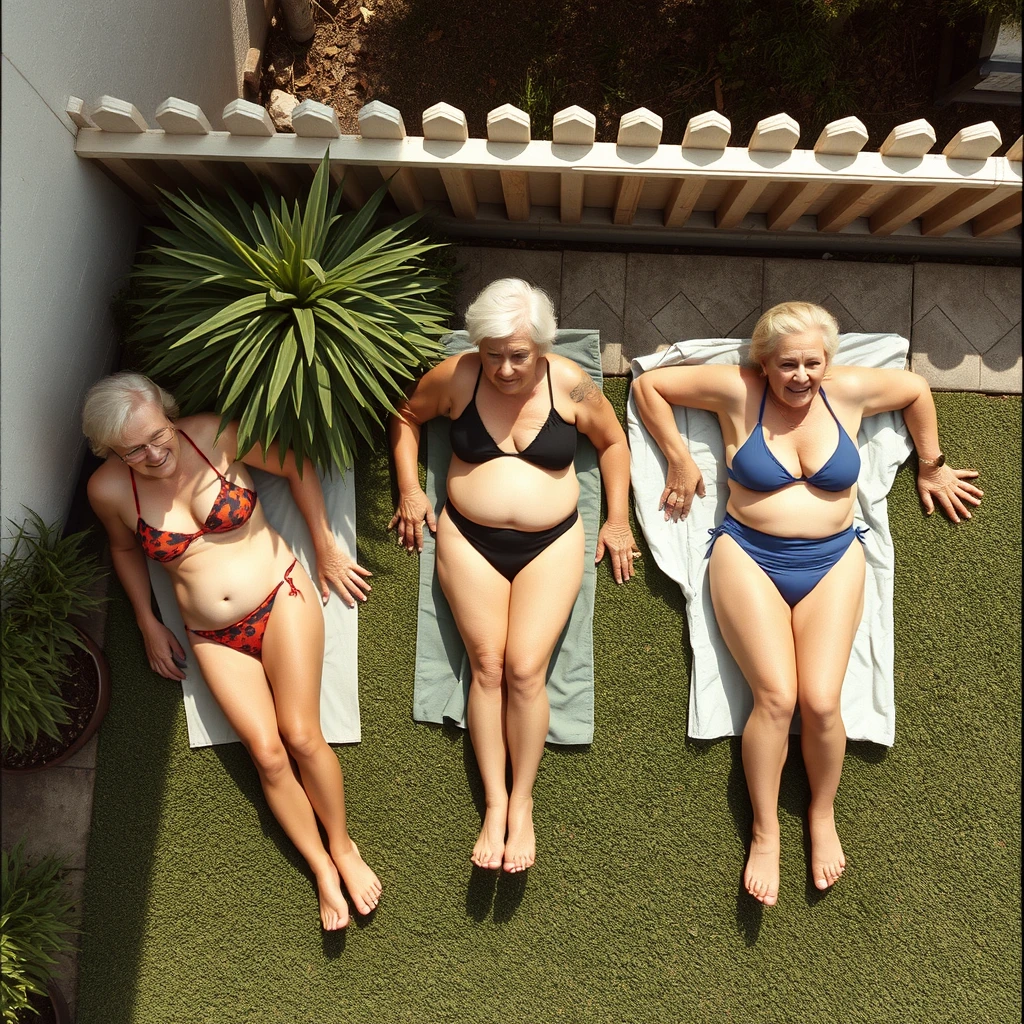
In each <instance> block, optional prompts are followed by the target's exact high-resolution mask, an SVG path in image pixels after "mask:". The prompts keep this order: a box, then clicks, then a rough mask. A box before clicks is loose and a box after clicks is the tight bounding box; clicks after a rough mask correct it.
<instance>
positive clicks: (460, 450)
mask: <svg viewBox="0 0 1024 1024" xmlns="http://www.w3.org/2000/svg"><path fill="white" fill-rule="evenodd" d="M483 372H484V368H483V366H481V367H480V372H479V373H478V374H477V375H476V387H475V388H473V397H472V398H471V399H470V402H469V405H467V406H466V408H465V409H463V411H462V415H461V416H460V417H459V418H458V419H457V420H452V426H451V432H450V434H449V436H450V438H451V443H452V451H453V452H454V453H455V454H456V455H457V456H458V457H459V458H460V459H462V461H463V462H468V463H470V464H473V465H476V464H478V463H481V462H490V461H491V459H500V458H501V457H502V456H505V455H510V456H512V457H513V458H518V459H525V460H526V461H527V462H531V463H533V465H535V466H540V468H541V469H565V468H567V467H568V466H571V465H572V460H573V459H574V458H575V456H576V427H575V426H574V425H573V424H572V423H566V422H565V420H563V419H562V417H561V416H560V415H559V414H558V410H557V409H556V408H555V396H554V393H553V392H552V390H551V366H550V364H548V367H547V378H548V398H549V399H550V400H551V411H550V412H549V413H548V418H547V419H546V420H545V421H544V425H543V426H542V427H541V428H540V430H539V431H537V434H536V435H535V437H534V439H533V440H532V441H531V442H530V443H529V444H528V445H527V446H526V447H525V448H524V449H523V450H522V451H521V452H506V451H502V450H501V449H500V448H499V447H498V445H497V443H496V442H495V440H494V438H493V437H491V435H490V434H489V433H488V432H487V428H486V427H485V426H484V422H483V420H482V419H480V411H479V410H478V409H477V407H476V393H477V391H478V390H479V388H480V378H481V376H482V375H483Z"/></svg>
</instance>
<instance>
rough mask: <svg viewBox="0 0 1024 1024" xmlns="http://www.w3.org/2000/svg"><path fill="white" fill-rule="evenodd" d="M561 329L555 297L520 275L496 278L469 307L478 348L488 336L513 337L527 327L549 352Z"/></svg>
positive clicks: (469, 328)
mask: <svg viewBox="0 0 1024 1024" xmlns="http://www.w3.org/2000/svg"><path fill="white" fill-rule="evenodd" d="M557 329H558V324H557V323H556V321H555V307H554V306H553V305H552V303H551V299H549V298H548V296H547V294H546V293H545V292H543V291H541V289H540V288H535V287H534V286H533V285H532V284H529V283H528V282H526V281H522V280H520V279H519V278H518V277H503V278H500V279H499V280H497V281H492V282H491V283H490V284H489V285H488V286H487V287H486V288H485V289H484V290H483V291H482V292H481V293H480V294H479V295H478V296H477V297H476V298H475V299H474V300H473V302H472V304H471V305H470V307H469V309H467V310H466V330H467V331H468V332H469V340H470V342H471V343H472V344H474V345H476V347H477V348H479V347H480V342H481V341H483V340H484V338H509V337H511V336H512V335H513V334H515V333H516V331H521V330H526V331H529V333H530V338H531V340H532V341H533V343H534V344H535V345H536V346H537V348H538V349H539V350H540V351H541V352H549V351H550V350H551V346H552V345H553V344H554V341H555V331H556V330H557Z"/></svg>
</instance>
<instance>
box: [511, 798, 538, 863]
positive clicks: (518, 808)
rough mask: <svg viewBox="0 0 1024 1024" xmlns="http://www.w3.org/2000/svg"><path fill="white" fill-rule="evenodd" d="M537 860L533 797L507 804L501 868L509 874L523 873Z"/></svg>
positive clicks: (513, 800)
mask: <svg viewBox="0 0 1024 1024" xmlns="http://www.w3.org/2000/svg"><path fill="white" fill-rule="evenodd" d="M536 859H537V839H536V836H535V835H534V831H533V797H528V798H527V799H526V800H518V799H516V798H515V797H513V798H512V799H511V800H509V803H508V839H507V840H506V842H505V861H504V865H503V867H504V868H505V870H506V871H508V872H509V873H510V874H515V873H516V872H517V871H525V870H526V869H527V868H529V867H532V866H533V862H534V861H535V860H536Z"/></svg>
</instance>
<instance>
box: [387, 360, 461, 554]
mask: <svg viewBox="0 0 1024 1024" xmlns="http://www.w3.org/2000/svg"><path fill="white" fill-rule="evenodd" d="M460 358H461V357H459V356H456V357H454V358H450V359H445V360H444V362H442V363H440V364H439V365H438V366H435V367H434V368H433V369H432V370H429V371H428V372H427V373H425V374H424V375H423V376H422V377H421V378H420V379H419V381H418V382H417V384H416V387H415V388H413V390H412V393H411V394H410V395H409V397H408V398H406V399H405V401H403V402H402V403H401V404H400V405H399V406H398V411H397V412H396V413H395V414H394V415H392V416H391V417H390V419H389V420H388V438H389V440H390V443H391V455H392V458H393V459H394V464H395V482H396V484H397V485H398V507H397V508H396V509H395V514H394V516H392V518H391V522H390V523H388V529H389V530H395V531H396V535H397V537H398V543H399V544H400V545H401V546H402V547H403V548H405V550H406V551H408V552H412V551H413V550H414V549H415V550H416V551H422V550H423V523H424V521H426V524H427V527H428V528H429V529H430V531H431V532H433V531H435V530H436V529H437V520H436V518H435V516H434V509H433V506H431V504H430V499H429V498H428V497H427V495H426V492H425V491H424V490H423V488H422V487H420V474H419V454H420V431H421V429H422V426H423V424H424V423H426V422H427V421H428V420H432V419H433V418H434V417H435V416H447V415H450V413H451V383H452V380H453V378H454V376H455V370H456V368H457V366H458V363H459V359H460Z"/></svg>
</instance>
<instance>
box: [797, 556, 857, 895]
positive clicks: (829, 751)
mask: <svg viewBox="0 0 1024 1024" xmlns="http://www.w3.org/2000/svg"><path fill="white" fill-rule="evenodd" d="M863 610H864V550H863V547H862V546H861V545H860V544H859V543H857V542H854V543H852V544H851V545H850V547H849V548H848V549H847V551H846V553H845V554H844V555H843V557H842V558H840V559H839V561H838V562H836V564H835V565H834V566H832V568H831V569H830V570H829V571H828V573H827V574H826V575H825V576H824V577H823V578H822V580H821V581H820V582H819V583H818V585H817V586H816V587H815V588H814V589H813V590H812V591H811V592H810V593H809V594H808V595H807V596H806V597H805V598H804V599H803V600H802V601H800V602H799V603H798V604H797V605H796V606H795V607H794V608H793V636H794V639H795V641H796V667H797V680H798V682H797V698H798V700H799V701H800V721H801V745H802V747H803V753H804V765H805V766H806V768H807V779H808V782H810V785H811V804H810V807H809V809H808V812H807V817H808V824H809V826H810V833H811V877H812V878H813V879H814V884H815V885H816V886H817V887H818V888H819V889H827V888H828V887H829V886H830V885H831V884H832V883H833V882H834V881H835V880H836V879H837V878H838V877H839V876H840V875H841V874H842V873H843V869H844V868H845V867H846V858H845V856H844V855H843V848H842V846H841V844H840V842H839V835H838V834H837V832H836V824H835V813H834V809H833V803H834V801H835V796H836V791H837V790H838V789H839V777H840V775H841V774H842V771H843V757H844V755H845V753H846V730H845V728H844V727H843V718H842V714H841V713H840V704H839V698H840V694H841V692H842V688H843V677H844V676H845V675H846V667H847V664H848V663H849V660H850V651H851V649H852V648H853V639H854V636H855V635H856V633H857V626H858V625H859V623H860V618H861V613H862V612H863Z"/></svg>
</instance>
